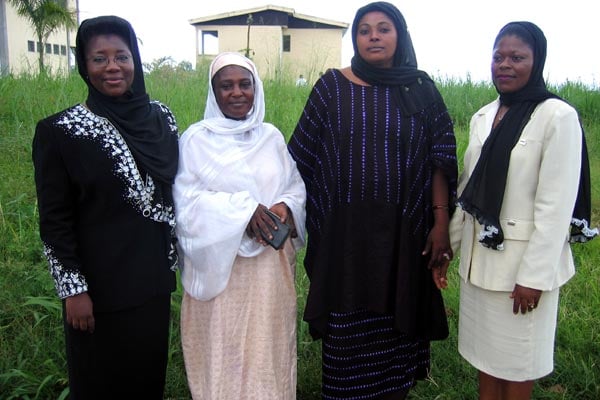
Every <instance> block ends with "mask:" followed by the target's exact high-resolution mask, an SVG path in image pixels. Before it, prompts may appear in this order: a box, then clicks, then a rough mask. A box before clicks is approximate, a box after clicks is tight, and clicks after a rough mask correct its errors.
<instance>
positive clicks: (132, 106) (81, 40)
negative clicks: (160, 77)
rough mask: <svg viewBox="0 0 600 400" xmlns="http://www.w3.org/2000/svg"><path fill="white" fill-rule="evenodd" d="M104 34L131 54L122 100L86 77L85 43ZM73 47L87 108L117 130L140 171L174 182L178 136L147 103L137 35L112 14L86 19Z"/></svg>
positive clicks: (123, 21)
mask: <svg viewBox="0 0 600 400" xmlns="http://www.w3.org/2000/svg"><path fill="white" fill-rule="evenodd" d="M107 34H114V35H117V36H119V37H120V38H121V39H123V41H124V42H125V43H126V44H127V46H128V47H129V50H130V51H131V55H132V57H133V64H134V77H133V84H132V85H131V90H130V92H129V93H128V94H127V98H126V99H125V100H123V99H116V98H113V97H110V96H105V95H104V94H102V93H100V92H99V91H98V90H97V89H96V88H95V87H94V86H93V85H92V84H91V82H90V79H89V77H88V72H87V64H86V46H87V44H88V43H89V41H90V39H92V38H93V37H95V36H98V35H107ZM76 46H77V47H76V50H75V56H76V60H77V68H78V69H79V74H80V75H81V77H82V78H83V80H84V81H85V83H86V84H87V86H88V97H87V100H86V104H87V106H88V108H89V109H90V110H91V111H92V112H94V113H95V114H97V115H99V116H101V117H105V118H107V119H108V120H109V121H110V122H111V123H112V124H113V125H114V126H115V128H117V129H118V131H119V132H120V133H121V135H122V136H123V139H124V140H125V142H126V143H127V146H128V147H129V149H130V150H131V153H132V154H133V157H134V159H135V161H136V163H137V164H138V167H139V168H140V169H141V170H142V171H145V172H146V173H148V174H149V175H150V176H152V178H153V179H155V180H158V181H161V182H164V183H168V184H171V183H173V181H174V179H175V174H176V173H177V162H178V146H177V136H176V135H174V134H173V133H172V132H171V130H170V129H169V126H168V122H167V121H166V119H165V118H164V115H163V114H162V112H161V111H160V110H159V109H158V107H155V106H152V105H151V104H150V99H149V96H148V94H147V93H146V85H145V83H144V71H143V69H142V61H141V58H140V52H139V49H138V45H137V37H136V36H135V32H134V31H133V28H132V27H131V25H130V24H129V22H127V21H126V20H124V19H122V18H119V17H115V16H102V17H97V18H91V19H87V20H85V21H83V22H82V23H81V25H80V27H79V30H78V31H77V38H76Z"/></svg>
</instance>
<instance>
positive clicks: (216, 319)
mask: <svg viewBox="0 0 600 400" xmlns="http://www.w3.org/2000/svg"><path fill="white" fill-rule="evenodd" d="M294 273H295V253H294V251H293V249H292V247H291V244H290V242H289V241H288V242H287V243H286V245H285V247H284V249H282V250H280V251H275V250H273V249H272V248H270V247H268V248H266V249H265V251H263V252H262V253H261V254H259V255H258V256H256V257H253V258H243V257H237V258H236V260H235V264H234V266H233V270H232V273H231V278H230V280H229V283H228V284H227V288H226V289H225V290H224V291H223V292H222V293H221V294H219V295H218V296H217V297H215V298H214V299H212V300H210V301H198V300H196V299H194V298H193V297H191V296H190V295H189V294H187V293H185V294H184V298H183V303H182V305H181V340H182V347H183V355H184V360H185V367H186V373H187V378H188V384H189V387H190V391H191V394H192V397H193V398H194V400H200V399H201V400H242V399H248V400H250V399H257V400H293V399H295V398H296V318H297V311H296V289H295V285H294Z"/></svg>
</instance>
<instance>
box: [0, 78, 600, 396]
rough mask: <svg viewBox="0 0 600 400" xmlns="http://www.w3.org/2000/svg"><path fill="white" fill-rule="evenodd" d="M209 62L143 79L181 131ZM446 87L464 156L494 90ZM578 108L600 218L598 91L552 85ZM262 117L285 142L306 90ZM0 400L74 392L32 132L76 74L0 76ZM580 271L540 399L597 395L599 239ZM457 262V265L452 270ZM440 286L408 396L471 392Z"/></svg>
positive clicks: (302, 339) (477, 85)
mask: <svg viewBox="0 0 600 400" xmlns="http://www.w3.org/2000/svg"><path fill="white" fill-rule="evenodd" d="M206 80H207V70H206V66H204V67H203V68H200V69H199V71H197V72H181V71H170V70H156V71H153V72H152V74H150V75H149V76H148V77H147V79H146V84H147V88H148V92H149V93H150V94H151V97H152V98H154V99H158V100H161V101H163V102H164V103H165V104H167V105H169V106H170V107H171V109H172V110H173V112H174V114H175V116H176V118H177V121H178V124H179V127H180V130H181V131H182V132H183V131H184V130H185V128H186V127H187V126H189V125H190V124H192V123H193V122H196V121H197V120H199V119H200V118H201V117H202V114H203V112H204V103H205V99H206ZM438 85H439V88H440V91H441V92H442V95H443V97H444V99H445V101H446V104H447V106H448V108H449V110H450V113H451V115H452V117H453V119H454V121H455V125H456V126H455V127H456V136H457V142H458V153H459V158H462V154H463V153H464V150H465V148H466V145H467V132H468V123H469V120H470V118H471V115H472V114H473V113H474V112H475V111H476V110H477V109H478V108H479V107H480V106H481V105H483V104H485V103H487V102H489V101H490V100H491V99H493V98H495V97H496V93H495V91H494V89H493V88H492V87H491V86H490V85H488V84H486V83H481V82H472V81H470V80H468V79H467V80H465V81H442V82H438ZM553 89H554V90H555V91H556V92H557V93H558V94H560V95H561V96H563V97H564V98H565V99H566V100H568V101H569V102H570V103H571V104H573V105H574V106H575V107H576V108H577V109H578V111H579V112H580V116H581V118H582V121H583V123H584V126H585V129H586V136H587V140H588V147H589V154H590V164H591V170H592V196H593V218H592V220H593V221H595V222H596V223H598V222H599V221H600V93H599V92H598V91H594V90H591V89H588V88H586V87H585V86H583V85H581V84H578V83H567V84H565V85H563V86H560V87H556V88H553ZM265 92H266V103H267V111H266V120H267V121H269V122H272V123H274V124H275V125H276V126H278V127H279V128H280V129H281V131H282V132H284V134H285V135H286V136H288V137H289V135H290V134H291V132H292V131H293V129H294V126H295V124H296V122H297V120H298V117H299V116H300V113H301V112H302V108H303V106H304V103H305V101H306V98H307V96H308V94H309V92H310V88H296V87H295V86H293V85H291V84H283V83H281V82H265ZM0 93H1V94H2V95H1V96H0V148H1V149H2V155H1V156H0V237H1V240H0V277H1V278H0V305H1V312H0V398H2V399H44V400H46V399H64V398H67V396H68V389H67V370H66V364H65V356H64V350H63V345H64V343H63V333H62V320H61V312H60V302H59V301H58V299H57V298H56V294H55V291H54V287H53V283H52V281H51V278H50V275H49V273H48V267H47V264H46V261H45V259H44V258H43V257H42V251H41V243H40V240H39V236H38V227H37V222H38V215H37V211H36V198H35V188H34V184H33V167H32V163H31V139H32V136H33V131H34V128H35V123H36V122H37V121H38V120H39V119H41V118H44V117H46V116H48V115H50V114H53V113H55V112H57V111H60V110H61V109H63V108H66V107H68V106H70V105H72V104H75V103H77V102H80V101H83V100H84V99H85V95H86V88H85V85H84V84H83V82H82V81H81V79H80V78H79V76H78V75H74V76H71V77H67V78H62V79H49V78H43V77H33V76H31V77H30V76H22V77H2V78H0ZM574 253H575V259H576V265H577V274H576V275H575V277H574V278H573V279H572V280H571V281H570V282H569V283H567V284H566V285H565V286H564V287H563V288H562V291H561V300H560V310H559V325H558V331H557V339H556V352H555V371H554V372H553V373H552V374H551V375H549V376H548V377H546V378H543V379H541V380H540V381H539V382H538V383H537V384H536V385H535V389H534V396H533V397H534V398H535V399H548V400H558V399H569V400H588V399H589V400H592V399H599V398H600V365H598V364H599V363H600V240H596V241H594V242H592V243H589V244H587V245H575V246H574ZM303 255H304V253H300V254H299V256H298V266H297V288H298V318H299V324H298V398H299V399H301V400H313V399H320V379H321V377H320V368H321V364H320V343H319V342H314V341H312V340H311V338H310V335H309V334H308V328H307V325H306V324H305V323H304V322H302V310H303V308H304V303H305V299H306V291H307V287H308V280H307V278H306V275H305V273H304V269H303V267H302V259H303ZM453 266H454V267H456V265H453ZM450 282H451V287H450V288H449V289H448V290H446V291H445V292H444V298H445V301H446V307H447V310H448V318H449V322H450V337H449V338H448V339H447V340H445V341H440V342H435V343H433V346H432V371H431V377H430V379H428V380H426V381H424V382H420V383H419V384H418V385H417V387H416V388H415V389H414V390H413V391H412V392H411V394H410V396H409V398H410V399H428V400H429V399H452V400H456V399H474V398H476V397H477V394H476V393H477V387H476V371H475V370H474V369H473V368H472V367H470V366H469V365H468V364H467V363H466V362H465V361H463V360H462V358H461V357H460V356H459V355H458V353H457V350H456V333H457V324H458V277H457V275H456V268H454V269H453V270H452V271H451V272H450ZM180 302H181V287H178V290H177V292H176V293H175V294H174V296H173V301H172V310H173V317H172V330H171V346H170V353H169V354H170V362H169V368H168V371H167V388H166V398H168V399H189V398H190V396H189V393H188V389H187V384H186V380H185V371H184V366H183V357H182V353H181V347H180V336H179V305H180Z"/></svg>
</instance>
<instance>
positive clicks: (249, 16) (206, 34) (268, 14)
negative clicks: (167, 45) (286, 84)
mask: <svg viewBox="0 0 600 400" xmlns="http://www.w3.org/2000/svg"><path fill="white" fill-rule="evenodd" d="M189 22H190V24H191V25H192V26H194V27H195V28H196V54H197V62H198V63H203V62H204V63H205V62H208V61H210V60H212V58H213V57H214V56H215V55H216V54H218V53H220V52H223V51H237V52H240V53H242V54H245V55H248V57H249V58H251V59H252V60H253V61H254V63H255V64H256V66H257V68H258V71H259V73H260V75H261V78H263V79H278V78H282V79H290V80H291V82H294V81H295V80H296V78H297V77H298V76H299V75H304V77H305V78H306V79H307V80H308V81H309V82H314V81H315V80H316V79H317V78H318V77H319V74H320V73H322V72H324V71H325V70H326V69H328V68H339V67H341V59H342V37H343V36H344V34H345V33H346V30H347V29H348V26H349V24H348V23H345V22H337V21H331V20H326V19H322V18H318V17H312V16H308V15H303V14H298V13H296V12H295V11H294V9H292V8H285V7H279V6H274V5H266V6H263V7H257V8H251V9H247V10H239V11H232V12H228V13H223V14H218V15H211V16H207V17H201V18H195V19H191V20H190V21H189Z"/></svg>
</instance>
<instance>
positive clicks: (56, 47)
mask: <svg viewBox="0 0 600 400" xmlns="http://www.w3.org/2000/svg"><path fill="white" fill-rule="evenodd" d="M52 52H53V53H54V54H60V46H59V45H57V44H55V45H53V46H52Z"/></svg>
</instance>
